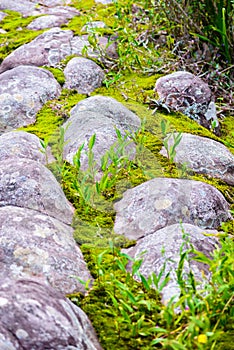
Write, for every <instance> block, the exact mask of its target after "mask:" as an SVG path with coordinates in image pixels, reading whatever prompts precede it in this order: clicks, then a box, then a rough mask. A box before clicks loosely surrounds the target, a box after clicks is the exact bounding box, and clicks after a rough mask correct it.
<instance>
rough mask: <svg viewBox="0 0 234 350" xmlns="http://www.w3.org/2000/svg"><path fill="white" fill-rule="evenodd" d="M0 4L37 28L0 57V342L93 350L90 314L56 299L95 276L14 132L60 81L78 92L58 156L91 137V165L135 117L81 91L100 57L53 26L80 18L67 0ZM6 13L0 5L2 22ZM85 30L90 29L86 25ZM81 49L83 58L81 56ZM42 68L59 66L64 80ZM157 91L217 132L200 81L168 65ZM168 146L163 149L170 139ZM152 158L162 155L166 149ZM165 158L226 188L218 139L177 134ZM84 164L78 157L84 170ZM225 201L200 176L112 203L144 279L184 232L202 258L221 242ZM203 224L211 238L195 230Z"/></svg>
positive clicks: (33, 153)
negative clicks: (178, 138) (140, 258)
mask: <svg viewBox="0 0 234 350" xmlns="http://www.w3.org/2000/svg"><path fill="white" fill-rule="evenodd" d="M97 2H102V3H104V4H107V5H108V4H109V3H111V1H109V0H103V1H101V0H98V1H97ZM0 10H1V11H4V10H13V11H18V12H20V13H21V14H22V15H23V16H24V17H28V16H37V18H35V19H34V20H33V21H32V22H31V23H30V24H29V25H28V28H29V29H32V30H35V31H36V30H41V29H43V30H44V32H43V33H42V34H39V35H38V36H37V37H36V38H35V39H34V40H32V41H31V42H29V43H27V44H24V45H22V46H20V47H18V48H17V49H16V50H14V51H13V52H11V53H10V54H9V55H8V56H7V57H6V58H5V59H4V60H3V62H2V63H1V64H0V267H1V269H0V279H1V283H0V285H1V287H0V347H1V348H4V349H11V350H13V349H19V350H21V349H25V348H27V349H29V348H30V349H44V348H47V349H50V348H51V349H56V350H59V349H61V350H65V349H67V350H68V349H70V350H71V349H77V350H78V349H79V350H82V349H90V350H92V349H101V346H100V344H99V343H98V340H97V337H96V335H95V332H94V330H93V328H92V325H91V323H90V321H89V320H88V318H87V316H86V315H85V314H84V313H83V311H82V310H80V309H79V308H78V307H76V306H75V305H73V304H72V303H71V302H70V301H69V300H68V299H66V298H65V295H66V294H67V293H73V292H78V291H79V292H81V293H85V290H84V287H83V285H82V284H81V283H80V282H79V281H78V280H77V279H75V278H73V276H79V277H80V278H82V279H83V280H85V281H87V280H90V281H92V276H91V274H90V272H89V271H88V268H87V266H86V263H85V261H84V259H83V256H82V253H81V251H80V248H79V247H78V245H77V244H76V243H75V241H74V238H73V228H72V226H71V224H72V218H73V213H74V208H73V206H72V205H71V204H70V203H69V202H68V200H67V198H66V197H65V195H64V193H63V192H62V189H61V187H60V184H59V183H58V182H57V180H56V178H55V177H54V175H53V174H52V173H51V172H50V170H48V168H47V167H46V165H47V163H48V161H49V162H50V161H51V159H52V158H51V159H49V160H48V159H47V157H46V155H45V152H44V149H43V147H42V144H41V142H40V140H39V138H38V137H37V136H35V135H33V134H29V133H26V132H24V131H17V130H16V129H17V128H18V127H22V126H27V125H30V124H32V123H34V122H35V121H36V118H37V113H38V111H40V110H41V108H42V107H43V106H44V105H45V103H46V102H47V101H50V100H53V99H57V98H59V96H60V95H61V91H62V89H63V88H66V89H69V90H76V91H77V92H78V93H80V94H84V97H86V98H85V99H83V100H82V101H80V102H79V103H77V105H76V106H75V107H74V108H72V109H71V110H70V118H69V119H68V120H67V121H66V122H65V123H64V124H63V127H64V130H65V135H64V138H65V140H64V141H65V143H64V153H63V157H64V159H66V161H67V162H70V163H71V164H72V163H73V157H74V155H75V154H76V152H77V150H78V149H79V147H80V146H81V145H82V144H84V150H86V151H87V149H88V143H89V140H90V138H91V136H92V135H93V134H94V133H95V134H96V143H95V146H94V148H93V152H94V161H95V162H96V164H97V165H98V166H99V167H100V164H101V157H102V156H103V155H104V154H105V152H106V151H107V150H108V149H110V147H111V146H113V144H114V143H115V142H116V140H117V138H118V135H117V133H116V128H117V129H118V131H119V132H120V133H121V134H122V136H124V135H125V134H126V131H127V132H128V133H130V134H131V133H134V132H135V131H137V130H138V128H139V127H140V125H141V121H140V118H139V117H138V116H137V115H136V114H135V113H133V112H132V111H130V110H129V109H127V108H126V107H125V106H124V105H123V104H121V103H120V102H118V101H117V100H115V99H114V98H111V97H107V96H101V95H95V96H92V97H88V96H89V94H90V93H91V92H95V89H97V88H98V87H100V86H101V85H102V82H103V80H104V78H105V74H104V71H103V69H102V68H101V65H99V64H98V62H99V63H102V65H103V64H105V60H103V56H100V50H97V48H95V49H94V48H92V46H91V45H90V43H89V41H88V37H87V35H81V36H77V35H74V34H73V32H72V31H71V30H64V29H61V28H60V26H61V25H62V24H64V23H67V22H68V21H69V19H71V18H72V17H73V16H79V15H80V13H79V11H77V10H76V9H74V8H73V7H72V6H71V1H62V0H54V1H51V0H50V1H46V0H44V1H40V4H39V5H38V4H37V2H36V1H30V0H19V1H13V0H7V1H5V0H1V2H0ZM4 16H6V14H5V13H4V12H0V21H1V20H3V18H4ZM93 25H94V26H95V25H96V24H95V23H94V24H93ZM98 25H99V24H98ZM101 25H102V26H103V25H105V23H104V24H103V23H102V24H101ZM87 26H91V27H92V23H91V24H90V23H88V24H87ZM97 45H98V46H99V47H100V48H101V50H105V51H106V52H107V55H109V56H112V57H116V55H117V53H116V50H115V47H116V44H115V43H113V44H112V45H109V42H108V40H107V39H106V38H101V39H100V40H99V41H98V43H97ZM84 48H86V50H85V51H86V55H85V57H82V54H83V51H84ZM71 55H73V56H72V57H71V59H70V60H69V62H68V63H66V65H65V66H64V67H63V66H61V61H62V60H64V59H65V58H67V57H69V56H71ZM74 55H75V57H74ZM93 58H95V59H96V63H95V62H94V61H93V60H91V59H93ZM106 64H107V65H108V64H109V63H108V60H107V62H106ZM42 66H43V67H42ZM44 66H46V67H59V68H60V69H61V67H63V72H64V76H65V83H64V85H63V86H61V85H60V84H59V83H58V82H57V80H56V79H55V77H54V76H53V74H52V73H51V72H49V71H48V70H47V69H45V67H44ZM178 77H179V78H178ZM181 77H183V79H181ZM155 89H156V90H157V91H158V94H159V96H160V98H161V100H162V101H161V102H163V103H165V104H166V105H167V107H168V108H170V109H174V110H179V111H182V112H183V113H185V114H186V115H187V116H189V117H191V118H192V119H194V120H196V121H197V122H198V123H201V124H202V125H203V126H205V127H207V128H210V127H211V125H212V123H213V122H214V121H216V124H215V128H216V131H217V133H219V131H220V130H219V125H218V119H217V116H216V111H215V104H214V101H213V99H212V96H211V92H210V90H209V87H208V86H207V85H206V84H205V83H203V82H202V81H201V79H200V78H197V77H195V76H193V75H192V74H190V73H186V72H177V73H176V74H174V75H169V76H166V77H163V78H160V79H159V80H158V82H157V83H156V86H155ZM198 90H199V91H198ZM179 101H180V102H179ZM191 101H192V102H191ZM155 117H157V115H156V116H155ZM174 136H175V134H174ZM167 141H168V145H169V147H172V146H173V142H174V139H173V135H171V136H170V137H169V138H168V140H167ZM135 153H136V144H135V143H133V142H132V143H131V144H130V146H129V147H128V149H127V154H128V157H129V158H132V159H133V158H134V156H135ZM160 153H161V154H162V155H163V156H165V157H168V152H167V150H166V148H165V147H164V148H162V150H161V152H160ZM174 161H175V162H176V163H177V164H179V165H182V164H184V163H186V166H187V167H188V169H191V170H192V171H194V172H196V173H200V174H206V175H208V176H210V177H211V178H218V179H220V180H222V181H223V182H224V183H227V184H228V185H233V184H234V156H233V154H232V153H231V152H230V151H229V150H228V148H227V147H225V146H224V145H223V144H222V143H220V142H218V141H214V140H212V139H209V138H204V137H200V136H195V135H191V134H188V133H184V134H183V135H182V139H181V142H180V144H179V145H178V147H177V148H176V156H175V158H174ZM87 168H88V158H87V154H85V153H84V156H83V157H81V169H87ZM98 170H100V171H101V169H98ZM229 207H230V203H228V202H227V200H226V199H225V198H224V196H223V195H222V194H221V192H219V190H218V189H216V188H215V187H213V186H211V185H208V184H207V183H204V182H201V181H194V180H187V179H174V178H173V179H172V178H154V179H152V180H149V181H147V182H145V183H143V184H141V185H139V186H136V187H134V188H132V189H129V190H127V191H126V192H125V193H124V195H123V198H122V199H121V200H120V201H118V202H117V203H116V204H115V210H116V219H115V226H114V230H115V233H117V234H122V235H125V236H126V237H127V238H130V239H135V240H136V241H137V244H136V246H135V247H132V248H129V249H128V250H126V251H127V252H128V254H130V255H131V256H132V257H137V256H138V255H139V254H140V253H141V252H143V251H145V250H146V251H147V253H146V254H145V260H144V263H143V265H142V267H141V273H142V274H143V275H145V276H148V275H149V274H150V273H152V272H153V271H154V272H155V273H157V272H158V271H160V269H161V267H162V266H163V264H164V261H165V258H170V259H171V261H173V263H171V265H170V266H168V268H169V269H171V270H172V274H173V271H174V269H175V266H176V265H175V264H176V262H178V256H179V247H180V245H181V242H182V236H183V233H184V232H186V233H187V234H188V235H189V237H190V239H191V242H192V243H193V244H194V246H195V247H196V249H198V250H200V251H202V252H204V253H205V254H206V255H208V256H209V255H210V253H211V252H212V250H213V249H214V248H215V247H216V246H217V245H218V240H217V238H216V237H215V235H216V233H217V232H218V231H217V229H219V227H220V225H221V223H222V222H223V221H227V220H231V219H232V217H231V214H230V212H229ZM204 231H206V232H209V233H212V234H213V236H209V237H207V236H204V235H203V232H204ZM163 247H165V252H166V253H165V256H164V257H162V254H161V251H162V248H163ZM129 268H130V267H129ZM186 269H187V270H186V271H187V272H188V271H189V269H192V270H193V271H194V273H195V275H196V277H197V278H198V279H199V278H201V273H200V271H201V270H204V271H205V273H206V274H207V275H209V271H206V268H205V267H204V266H203V267H201V266H200V265H199V264H196V263H195V264H191V266H187V267H186ZM166 272H167V271H166ZM175 294H178V286H177V284H176V281H175V279H173V278H172V280H171V281H170V284H168V286H167V287H166V288H165V290H164V292H163V295H162V297H163V300H164V301H165V300H168V299H169V298H170V297H171V296H173V295H175ZM16 318H17V324H16V322H15V319H16ZM45 325H48V327H49V328H47V327H45ZM35 329H36V330H37V333H36V334H35V332H34V330H35ZM48 344H49V345H48ZM35 346H36V347H35Z"/></svg>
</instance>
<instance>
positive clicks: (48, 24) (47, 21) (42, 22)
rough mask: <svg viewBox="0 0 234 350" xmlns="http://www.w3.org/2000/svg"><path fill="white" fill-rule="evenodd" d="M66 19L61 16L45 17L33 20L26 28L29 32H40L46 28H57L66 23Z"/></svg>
mask: <svg viewBox="0 0 234 350" xmlns="http://www.w3.org/2000/svg"><path fill="white" fill-rule="evenodd" d="M67 21H68V20H67V18H66V17H63V16H56V15H47V16H42V17H38V18H36V19H34V20H33V21H32V22H31V23H30V24H29V25H28V26H27V28H28V29H31V30H41V29H46V28H53V27H59V26H61V25H62V24H65V23H67Z"/></svg>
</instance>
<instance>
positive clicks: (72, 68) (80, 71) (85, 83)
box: [64, 57, 105, 94]
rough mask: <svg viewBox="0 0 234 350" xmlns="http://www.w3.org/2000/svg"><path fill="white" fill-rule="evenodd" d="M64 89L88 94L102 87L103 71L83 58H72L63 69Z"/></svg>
mask: <svg viewBox="0 0 234 350" xmlns="http://www.w3.org/2000/svg"><path fill="white" fill-rule="evenodd" d="M64 75H65V79H66V80H65V85H64V88H66V89H71V90H76V91H77V92H78V93H79V94H89V93H91V92H93V91H94V90H95V89H97V88H99V87H100V86H101V85H102V81H103V79H104V77H105V75H104V72H103V70H102V69H101V67H99V66H98V65H97V64H96V63H95V62H93V61H91V60H88V59H86V58H83V57H74V58H72V59H71V60H70V61H69V62H68V64H67V66H66V68H65V69H64Z"/></svg>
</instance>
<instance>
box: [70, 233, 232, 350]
mask: <svg viewBox="0 0 234 350" xmlns="http://www.w3.org/2000/svg"><path fill="white" fill-rule="evenodd" d="M184 242H186V234H185V237H184ZM233 249H234V247H233V240H232V239H231V238H230V237H228V236H227V235H226V237H223V238H221V241H220V247H217V249H216V250H215V251H214V252H213V254H212V257H211V259H209V258H207V257H205V256H204V255H202V254H201V253H199V252H196V251H195V250H194V248H193V247H192V246H191V245H190V246H189V247H188V248H186V249H185V246H184V245H182V246H181V253H180V261H179V263H178V268H177V270H176V274H177V282H178V285H179V286H180V296H178V298H177V300H175V299H174V300H173V299H171V300H169V301H168V303H167V304H166V305H163V304H161V301H160V300H161V298H160V295H161V293H162V291H163V288H164V286H165V285H166V284H167V282H168V280H169V278H170V277H169V275H165V274H164V271H165V267H164V268H162V270H161V273H160V274H159V276H156V275H155V274H152V275H151V276H150V277H149V278H148V279H146V278H145V277H144V276H142V275H141V273H140V266H141V264H142V259H144V257H139V259H135V260H133V259H132V258H130V257H129V256H128V255H127V254H126V253H123V252H121V251H120V250H119V248H116V247H115V246H114V245H113V242H112V241H110V247H109V248H108V249H106V250H100V249H98V248H95V249H93V250H91V249H90V247H87V248H86V245H83V246H82V251H83V254H84V256H85V258H86V261H87V263H88V267H89V269H90V270H91V273H92V275H93V277H94V278H95V281H94V284H93V285H92V287H88V281H83V283H84V284H85V285H86V288H87V295H86V296H85V297H81V296H79V295H75V294H74V295H70V296H69V297H70V299H71V300H72V301H73V302H74V303H76V304H77V305H78V306H80V307H81V308H82V309H83V310H84V311H85V312H86V313H87V315H88V316H89V318H90V319H91V321H92V323H93V325H94V327H95V329H96V331H97V333H98V336H99V339H100V341H101V344H102V346H103V348H104V349H106V350H109V349H113V350H114V349H116V350H117V349H121V348H122V349H126V350H127V349H175V350H177V349H182V350H188V349H191V350H192V349H202V350H203V349H207V350H210V349H212V350H213V349H217V350H224V349H229V350H230V349H233V348H234V347H233V346H232V344H233V343H232V337H233V334H234V328H233V321H234V302H233V301H234V284H233V281H234V278H233V277H234V276H233V267H234V254H233V253H234V250H233ZM191 253H192V254H193V255H194V257H193V259H195V260H197V261H199V262H202V263H205V264H207V265H209V268H210V271H211V272H212V277H211V280H209V281H208V279H206V278H205V277H204V276H203V285H202V287H201V286H199V283H198V282H197V281H195V279H194V276H193V274H192V272H191V271H190V273H189V275H188V276H186V277H183V272H182V271H183V266H184V263H185V262H186V261H188V260H189V259H191ZM130 262H131V265H132V267H131V269H129V268H127V266H129V263H130ZM136 277H137V279H138V280H140V281H141V282H137V281H136V280H135V278H136ZM204 281H205V283H204Z"/></svg>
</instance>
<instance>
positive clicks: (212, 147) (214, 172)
mask: <svg viewBox="0 0 234 350" xmlns="http://www.w3.org/2000/svg"><path fill="white" fill-rule="evenodd" d="M167 142H168V147H169V148H170V147H172V146H173V144H174V140H173V136H172V135H170V136H169V137H167ZM175 151H176V155H175V158H174V161H175V162H176V163H178V164H180V165H182V164H185V166H186V167H187V168H188V169H191V170H193V171H195V172H197V173H200V174H207V175H209V176H212V177H215V178H219V179H221V180H223V181H225V182H227V183H228V184H229V185H234V155H233V154H232V153H231V152H230V151H229V150H228V148H227V147H225V146H224V145H223V144H222V143H220V142H217V141H214V140H211V139H208V138H206V137H201V136H196V135H191V134H186V133H183V134H182V138H181V141H180V143H179V144H178V146H177V147H176V149H175ZM160 153H161V154H162V155H164V156H168V155H167V151H166V149H165V147H163V148H162V150H161V151H160Z"/></svg>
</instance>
